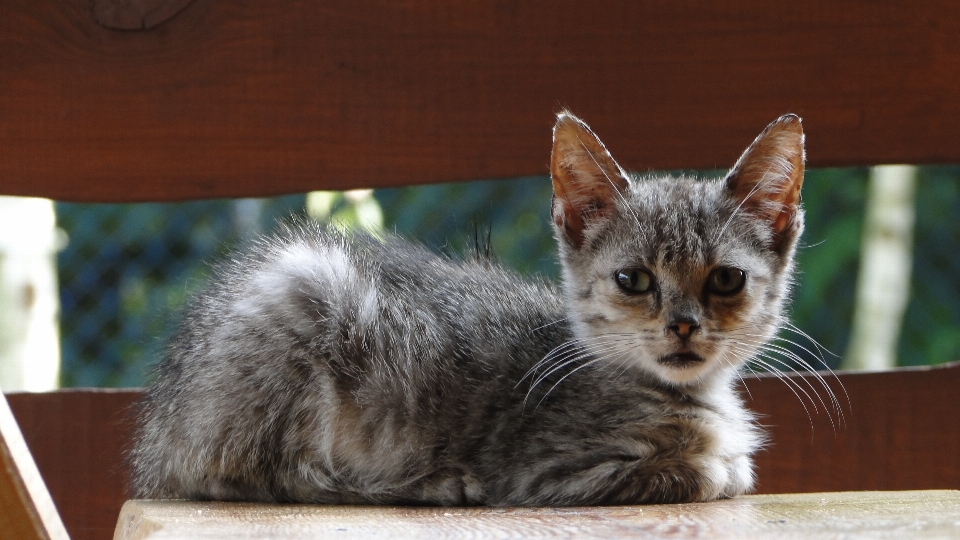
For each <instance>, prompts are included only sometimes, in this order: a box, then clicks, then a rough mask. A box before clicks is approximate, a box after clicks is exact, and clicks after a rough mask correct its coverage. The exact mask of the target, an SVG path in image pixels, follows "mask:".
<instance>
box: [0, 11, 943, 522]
mask: <svg viewBox="0 0 960 540" xmlns="http://www.w3.org/2000/svg"><path fill="white" fill-rule="evenodd" d="M958 34H960V4H957V3H956V2H955V1H952V0H939V1H934V0H918V1H917V2H912V3H910V4H909V5H906V4H904V5H900V4H896V3H864V2H850V1H835V0H813V1H811V2H805V3H803V4H771V3H769V2H762V1H760V0H731V1H728V2H723V3H719V4H704V3H702V2H668V3H658V2H648V1H634V0H611V1H599V2H589V3H588V2H574V1H566V0H561V1H557V0H553V1H549V2H547V1H533V2H523V3H484V2H478V3H455V4H451V3H449V2H440V1H436V0H424V1H422V2H417V3H410V2H393V1H389V0H373V1H369V2H361V3H328V2H309V1H305V0H276V1H273V2H261V3H245V2H216V1H214V0H193V1H190V0H149V1H142V2H139V1H134V0H93V1H92V2H89V1H79V0H78V1H69V2H68V1H63V0H61V1H54V0H10V1H7V2H3V3H0V193H3V194H11V195H34V196H45V197H51V198H55V199H61V200H70V201H104V202H107V201H171V200H183V199H194V198H209V197H235V196H267V195H274V194H281V193H294V192H304V191H308V190H313V189H346V188H356V187H380V186H394V185H408V184H417V183H427V182H447V181H462V180H471V179H477V178H500V177H515V176H525V175H539V174H545V173H546V164H547V162H548V157H549V156H548V152H549V138H548V137H549V129H550V126H551V124H552V121H553V113H554V112H555V111H556V110H557V109H559V108H560V107H561V106H565V107H569V108H570V109H571V110H573V111H574V112H576V113H577V114H578V115H580V116H582V117H583V118H585V119H587V120H588V121H589V122H590V124H591V125H592V126H593V127H594V128H595V129H596V131H597V132H598V133H600V134H601V136H602V137H603V139H604V141H605V142H606V143H607V144H608V145H609V146H610V147H611V149H612V150H613V151H614V152H615V154H616V155H617V156H618V158H619V159H620V161H621V163H623V164H624V165H625V166H627V167H629V168H634V169H638V170H648V169H676V168H684V169H698V168H715V167H725V166H729V165H730V163H732V161H733V160H734V159H735V158H736V156H737V155H738V153H739V151H740V150H741V149H742V148H743V146H744V145H745V144H746V143H747V142H749V141H750V140H752V138H753V137H754V136H755V134H756V133H757V132H758V130H759V129H761V128H762V127H763V126H765V125H766V124H767V122H769V121H770V120H771V119H773V118H775V117H777V116H778V115H780V114H782V113H785V112H795V113H798V114H800V115H801V116H802V117H803V118H804V121H805V123H804V125H805V130H806V132H807V140H808V158H809V166H811V167H820V166H834V165H871V164H879V163H957V162H960V135H958V130H957V126H958V125H960V100H958V99H957V88H960V45H958V43H960V42H958V41H957V39H956V36H957V35H958ZM454 204H455V203H454ZM542 204H543V208H544V215H545V216H546V208H547V201H542ZM796 377H802V376H799V375H798V376H796ZM839 380H840V381H842V383H843V386H845V387H846V390H847V392H848V394H849V396H850V409H849V410H848V411H845V412H846V425H845V426H841V427H839V428H837V430H836V431H834V430H833V428H832V427H831V426H830V424H829V423H828V422H827V420H826V418H825V417H824V416H823V415H819V416H814V418H813V425H812V426H811V424H810V422H809V421H808V419H807V416H806V413H805V412H804V410H803V409H802V407H801V406H800V404H799V403H798V402H797V401H796V398H795V397H794V396H793V395H792V394H791V393H790V392H789V391H787V390H786V388H785V387H784V386H783V384H782V383H781V382H779V381H776V380H774V379H768V378H762V377H761V378H754V377H750V378H747V381H746V382H747V386H748V387H749V389H750V392H751V393H752V395H753V398H752V404H751V406H752V407H753V408H755V409H756V410H758V411H760V412H762V413H764V414H765V415H767V416H766V419H765V422H766V423H768V424H770V425H771V432H772V435H773V439H774V443H773V446H771V448H770V449H769V450H767V451H765V452H763V453H761V454H760V456H759V457H758V464H759V471H760V488H759V489H760V492H761V493H766V494H770V493H785V492H818V491H835V490H905V489H957V488H960V427H958V426H960V400H957V399H956V397H955V396H956V389H957V388H958V387H960V365H954V366H948V367H942V368H935V369H921V370H899V371H894V372H889V373H845V374H841V375H839ZM800 384H804V383H803V382H802V381H801V382H800ZM833 384H837V383H833ZM835 388H836V389H839V386H835ZM137 395H138V393H137V391H135V390H123V391H109V390H96V389H93V390H63V391H59V392H52V393H46V394H12V395H9V396H8V400H9V403H10V407H11V409H12V410H13V413H14V416H15V417H16V418H17V420H18V422H19V425H20V430H21V431H22V433H23V437H24V439H25V440H26V443H27V445H28V446H29V448H30V450H31V452H32V454H33V457H34V459H35V461H36V463H37V465H38V467H39V471H40V473H41V474H42V476H43V478H44V480H45V481H46V484H47V486H48V488H49V490H50V493H51V495H52V497H53V501H54V502H55V504H56V507H57V509H58V510H59V514H60V516H61V517H62V518H63V522H64V524H65V525H66V529H67V530H68V531H69V533H70V534H71V536H72V537H73V538H75V539H79V538H107V537H109V536H110V535H111V534H112V533H113V530H114V526H115V524H116V522H117V516H118V513H119V510H120V505H121V504H122V501H123V500H124V498H125V492H124V486H125V484H126V471H125V467H124V464H123V460H122V451H123V449H124V447H125V446H126V445H127V444H128V443H129V433H130V427H131V424H130V423H129V419H127V418H126V417H125V414H126V411H127V409H128V407H129V405H130V404H131V403H132V402H133V401H134V400H135V399H136V397H137ZM0 426H2V433H0V435H2V438H3V441H6V442H5V443H4V444H3V445H0V450H2V452H0V455H2V456H4V459H5V461H4V464H5V468H4V469H2V470H0V480H3V481H4V482H5V483H3V484H0V486H3V485H9V486H22V485H25V484H24V483H23V481H22V480H23V475H22V474H20V473H18V468H19V466H13V465H10V463H13V462H12V461H10V460H9V459H8V457H9V456H10V455H12V452H11V451H10V449H11V448H13V447H15V446H16V444H15V443H14V440H15V439H17V438H18V437H19V433H16V432H15V431H16V430H14V429H13V428H12V427H11V426H10V425H8V424H3V423H0ZM25 467H26V468H29V467H28V466H25ZM26 476H27V477H29V472H28V473H26ZM25 493H26V492H24V491H23V490H19V491H18V490H17V489H14V488H11V490H9V491H3V488H0V496H5V494H12V495H10V497H11V498H9V499H3V500H2V501H3V503H4V506H3V508H4V510H3V511H2V512H0V527H4V528H3V530H4V531H6V530H18V531H35V536H37V537H44V536H45V535H46V536H51V535H53V536H55V535H56V533H55V532H53V533H51V532H50V531H51V530H52V529H51V528H50V527H53V528H54V529H55V528H56V527H55V525H50V526H49V527H48V526H46V525H44V523H45V522H43V520H38V518H37V516H38V515H40V514H38V512H37V511H36V510H35V508H36V505H37V504H39V505H40V506H43V501H42V500H39V501H38V497H37V496H31V495H29V494H26V495H25ZM891 496H892V497H894V498H895V496H894V495H891ZM931 497H935V496H934V495H931ZM945 497H946V498H945V499H943V500H946V501H948V503H947V504H948V505H949V504H956V503H955V502H954V503H949V501H950V500H955V499H951V497H952V495H947V496H945ZM39 499H42V496H39ZM14 500H17V501H21V502H22V505H21V506H20V507H22V508H23V509H24V512H23V513H22V514H16V513H14V512H12V511H8V510H7V509H8V508H13V506H9V505H8V503H9V504H11V505H12V504H13V503H12V502H11V501H14ZM887 502H889V499H887ZM31 508H34V510H31ZM431 512H436V511H435V510H434V511H431ZM597 512H600V513H601V514H603V516H605V517H603V519H613V520H614V521H616V520H619V519H621V518H619V517H617V516H616V515H614V514H610V513H609V512H607V513H603V512H605V511H602V510H597ZM41 513H42V512H41ZM598 515H599V514H598ZM951 515H952V514H951ZM17 516H21V517H17ZM610 516H613V517H610ZM4 519H7V520H8V521H3V520H4ZM543 519H544V520H547V521H549V520H552V519H554V518H552V517H546V518H543ZM556 519H560V518H556ZM623 519H625V520H628V521H629V519H632V518H628V517H624V518H623ZM442 521H443V520H441V522H442ZM8 523H14V524H16V523H19V524H20V525H22V528H21V529H10V528H6V524H8ZM38 523H39V524H40V525H37V524H38ZM11 526H12V525H11ZM23 534H27V533H23ZM31 534H32V533H31Z"/></svg>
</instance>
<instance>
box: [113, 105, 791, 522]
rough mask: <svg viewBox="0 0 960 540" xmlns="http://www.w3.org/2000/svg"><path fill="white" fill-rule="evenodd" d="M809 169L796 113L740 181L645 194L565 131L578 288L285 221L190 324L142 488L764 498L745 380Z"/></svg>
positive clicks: (651, 185)
mask: <svg viewBox="0 0 960 540" xmlns="http://www.w3.org/2000/svg"><path fill="white" fill-rule="evenodd" d="M803 159H804V157H803V133H802V130H801V127H800V121H799V119H798V118H797V117H795V116H784V117H782V118H780V119H779V120H777V121H775V122H774V123H772V124H770V126H768V127H767V129H766V130H765V131H764V132H763V133H762V134H761V135H760V136H759V137H758V138H757V140H756V141H754V143H753V144H752V145H751V146H750V147H749V148H748V149H747V151H746V152H745V153H744V155H743V156H742V157H741V158H740V160H739V161H738V162H737V164H736V165H735V166H734V168H733V169H732V170H731V172H730V173H729V174H728V175H727V177H726V178H725V179H721V180H714V181H696V180H694V179H690V178H686V177H681V178H670V177H645V178H644V177H630V176H628V175H626V174H625V173H624V172H623V171H622V170H621V169H620V167H619V166H618V165H617V164H616V163H615V162H614V160H613V159H612V157H611V156H610V154H609V153H607V151H606V150H605V148H604V147H603V145H602V144H601V143H600V141H599V140H598V139H597V138H596V137H595V135H594V134H593V133H592V132H591V131H590V129H589V128H588V127H587V126H586V125H585V124H583V123H582V122H581V121H580V120H578V119H577V118H575V117H573V116H572V115H570V114H569V113H561V114H560V115H559V117H558V121H557V125H556V128H555V130H554V147H553V157H552V164H551V173H552V178H553V185H554V192H555V196H554V200H553V206H552V213H551V215H552V220H553V222H554V225H555V230H556V236H557V240H558V243H559V248H560V260H561V263H562V268H563V288H562V292H560V291H558V290H557V289H555V288H554V287H553V286H552V285H550V284H548V283H544V282H541V281H536V280H527V279H523V278H521V277H518V276H517V275H515V274H513V273H512V272H510V271H507V270H504V269H502V268H500V267H498V266H497V265H495V264H494V263H492V262H489V261H486V260H482V259H476V260H473V259H471V260H463V261H461V260H451V259H450V258H446V257H442V256H438V255H436V254H434V253H432V252H430V251H428V250H426V249H424V248H422V247H420V246H418V245H415V244H410V243H407V242H405V241H403V240H400V239H398V238H393V237H388V238H386V239H382V240H379V239H374V238H371V237H367V236H364V235H361V234H343V233H340V232H336V231H334V230H331V229H328V228H324V227H322V226H319V225H316V224H313V223H310V222H306V221H301V222H298V223H296V224H294V225H292V226H288V227H286V228H284V229H283V230H282V231H281V232H280V233H279V234H278V235H277V236H276V237H274V238H272V239H269V240H264V241H261V242H260V243H258V244H257V245H256V246H255V247H254V249H252V252H251V253H248V254H246V255H243V256H239V257H237V258H236V259H235V260H234V261H233V262H232V263H230V264H228V265H226V266H225V267H224V268H223V269H221V271H220V273H219V279H218V280H217V281H216V283H214V284H213V285H212V287H211V288H210V289H209V290H208V291H207V292H205V293H203V294H201V295H200V296H199V297H198V298H196V299H195V300H194V301H193V303H192V305H191V307H190V308H189V310H188V312H187V314H186V317H185V320H184V322H183V324H182V328H181V330H180V332H179V334H178V335H177V336H176V338H175V339H174V340H173V342H172V344H171V346H170V349H169V354H168V356H167V357H166V359H165V360H164V361H163V362H162V363H161V364H160V366H159V367H158V370H157V381H156V383H155V384H154V385H153V387H152V388H151V389H150V390H149V392H148V394H147V397H146V399H145V401H144V403H143V408H142V427H141V431H140V435H139V439H138V441H137V443H136V447H135V449H134V450H133V452H132V463H133V466H134V472H135V488H136V492H137V494H138V495H139V496H140V497H153V498H192V499H222V500H249V501H297V502H319V503H425V504H443V505H462V504H490V505H579V504H609V503H656V502H680V501H708V500H712V499H717V498H720V497H732V496H736V495H739V494H742V493H744V492H746V491H749V490H750V489H751V487H752V485H753V482H754V477H753V471H752V464H751V457H750V456H751V453H753V452H754V451H755V450H756V449H757V448H758V446H759V444H760V443H761V439H762V436H761V433H760V431H759V430H758V428H757V426H756V425H755V422H754V420H753V417H752V416H751V414H750V413H749V412H748V411H747V410H745V409H744V407H743V405H742V403H741V399H740V397H739V395H738V393H737V391H736V389H735V386H736V385H735V381H736V380H737V374H736V370H737V368H738V367H739V366H741V365H742V364H743V363H744V362H745V361H747V360H748V359H750V358H751V356H753V355H754V354H755V353H756V351H757V349H758V347H760V346H761V344H762V343H764V342H765V341H766V340H768V339H769V338H770V337H771V336H773V334H774V333H775V332H776V331H777V328H778V325H779V324H780V322H781V307H782V305H783V304H784V302H785V298H786V296H787V293H788V288H789V284H790V280H791V272H792V267H793V254H794V249H795V245H796V241H797V238H798V236H799V235H800V232H801V229H802V226H803V225H802V223H803V214H802V210H801V209H800V206H799V190H800V185H801V183H802V179H803ZM724 268H726V269H727V270H724ZM739 271H743V272H744V274H745V282H744V283H743V286H742V290H739V291H737V290H735V289H736V286H737V281H736V280H737V276H738V275H739V274H737V272H739ZM724 272H725V273H724ZM731 276H732V277H731ZM647 278H652V281H650V282H649V283H648V282H647V281H646V279H647ZM716 280H719V281H716ZM621 283H622V284H623V285H621ZM637 283H639V285H638V284H637ZM718 283H719V284H718ZM731 283H732V284H733V285H734V287H732V288H731V287H730V284H731ZM631 286H633V287H635V288H634V290H631V289H630V288H629V287H631ZM645 286H648V289H649V290H647V291H646V292H642V291H640V292H638V291H637V288H639V289H641V290H642V289H643V288H644V287H645ZM718 287H719V288H718ZM728 289H730V290H728ZM716 291H722V292H723V293H724V294H718V293H717V292H716ZM731 291H732V292H731Z"/></svg>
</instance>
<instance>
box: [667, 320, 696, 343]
mask: <svg viewBox="0 0 960 540" xmlns="http://www.w3.org/2000/svg"><path fill="white" fill-rule="evenodd" d="M667 328H669V329H670V331H671V332H673V333H674V334H676V335H677V337H678V338H680V339H682V340H684V341H686V340H688V339H690V336H692V335H693V333H694V332H696V331H697V330H699V329H700V321H698V320H697V318H696V317H694V316H692V315H678V316H674V317H671V319H670V323H669V324H668V325H667Z"/></svg>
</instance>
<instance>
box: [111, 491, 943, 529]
mask: <svg viewBox="0 0 960 540" xmlns="http://www.w3.org/2000/svg"><path fill="white" fill-rule="evenodd" d="M958 536H960V491H903V492H880V493H877V492H849V493H812V494H803V495H799V494H793V495H752V496H746V497H740V498H737V499H732V500H725V501H717V502H713V503H699V504H687V505H651V506H610V507H602V508H435V507H433V508H411V507H407V508H398V507H379V508H377V507H369V506H367V507H364V506H340V507H336V506H305V505H266V504H236V503H234V504H230V503H186V502H162V501H130V502H128V503H127V504H126V505H124V508H123V512H122V514H121V516H120V519H119V521H118V523H117V533H116V536H115V537H114V538H115V539H117V540H147V539H154V540H159V539H161V538H177V539H187V538H190V539H194V538H195V539H207V538H209V539H213V538H218V539H219V538H223V539H227V538H229V539H236V540H243V539H247V538H249V539H253V538H257V539H273V538H275V539H278V540H280V539H283V540H288V539H299V538H304V539H306V538H338V539H353V538H416V539H422V538H430V539H436V540H440V539H445V538H491V539H496V538H504V539H505V538H601V539H604V538H610V539H614V538H615V539H620V538H643V539H655V540H656V539H663V540H669V539H676V538H686V539H707V538H710V539H716V538H738V539H758V540H759V539H769V540H785V539H795V538H796V539H800V538H802V539H809V538H868V539H881V538H883V539H891V540H893V539H896V540H901V539H903V538H937V539H941V538H956V537H958Z"/></svg>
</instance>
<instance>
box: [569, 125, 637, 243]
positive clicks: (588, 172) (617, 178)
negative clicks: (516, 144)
mask: <svg viewBox="0 0 960 540" xmlns="http://www.w3.org/2000/svg"><path fill="white" fill-rule="evenodd" d="M550 176H551V179H552V180H553V207H552V208H551V212H550V215H551V217H552V218H553V222H554V224H555V225H556V226H557V230H558V231H559V232H560V234H561V235H562V237H563V238H565V239H566V240H567V241H569V242H570V243H571V244H572V245H573V246H574V247H576V248H579V247H580V246H581V245H582V244H583V241H584V238H585V236H584V235H585V232H586V231H587V229H589V227H590V225H592V224H596V223H598V222H600V221H601V220H603V219H606V218H608V217H610V215H611V214H613V213H614V212H615V211H616V199H617V198H621V197H623V192H624V190H626V189H627V186H628V181H627V175H626V173H624V172H623V169H621V168H620V165H617V162H616V161H614V160H613V157H612V156H611V155H610V152H608V151H607V149H606V148H605V147H604V146H603V143H602V142H600V139H598V138H597V136H596V135H594V134H593V131H591V130H590V128H589V127H588V126H587V124H585V123H584V122H583V120H580V119H579V118H577V117H576V116H573V115H572V114H570V113H569V112H566V111H564V112H561V113H560V114H558V115H557V124H556V126H555V127H554V128H553V153H552V154H551V156H550Z"/></svg>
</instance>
